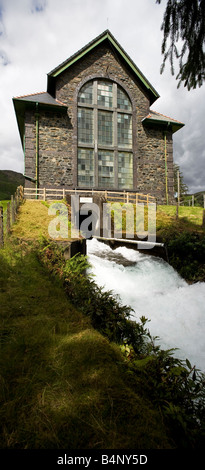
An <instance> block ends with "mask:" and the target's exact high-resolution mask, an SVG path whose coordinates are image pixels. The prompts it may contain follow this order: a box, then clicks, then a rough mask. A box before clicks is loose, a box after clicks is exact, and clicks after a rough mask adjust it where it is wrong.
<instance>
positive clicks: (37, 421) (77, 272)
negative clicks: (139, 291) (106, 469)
mask: <svg viewBox="0 0 205 470" xmlns="http://www.w3.org/2000/svg"><path fill="white" fill-rule="evenodd" d="M37 208H38V210H36V209H37ZM158 209H160V210H159V211H158V224H159V225H158V233H159V234H160V237H162V238H163V237H165V238H166V242H167V244H168V252H169V256H170V254H171V253H172V255H173V259H172V262H173V263H174V262H175V263H178V265H179V266H178V267H179V270H180V263H181V264H183V265H185V263H184V262H183V263H182V260H184V257H185V256H186V254H185V252H184V251H183V250H185V249H187V251H189V253H190V259H189V260H188V264H187V266H188V265H191V263H192V262H193V259H194V258H197V260H198V263H199V262H200V260H201V261H202V262H204V261H203V260H204V258H203V256H204V253H205V243H204V238H203V240H202V237H204V231H203V230H202V228H201V225H197V224H196V219H194V221H191V222H189V221H187V220H184V218H182V219H180V218H179V219H178V220H176V218H175V216H174V215H170V213H169V212H168V208H163V210H161V208H158ZM191 209H192V208H191ZM35 212H36V216H35ZM165 212H167V213H165ZM46 214H47V204H44V203H41V202H37V201H33V202H30V201H26V203H25V204H23V205H22V206H21V208H20V212H19V215H18V221H17V222H16V223H15V224H14V225H13V229H12V234H11V235H10V237H9V238H7V242H6V244H5V247H4V249H1V251H0V305H1V309H0V317H1V321H0V403H1V405H0V448H6V449H14V448H15V449H18V448H23V449H26V448H36V449H37V448H38V449H41V448H45V449H50V448H67V449H81V448H84V449H91V448H92V449H103V448H104V449H105V448H107V449H121V448H127V449H130V448H137V449H165V448H184V449H188V448H189V449H199V448H203V447H204V444H205V425H204V412H205V391H204V390H205V389H204V385H205V377H204V375H203V374H201V373H200V371H198V370H196V369H195V367H192V365H191V364H190V362H189V360H188V359H186V360H184V361H181V360H178V359H177V358H176V357H175V356H173V350H169V351H164V350H162V349H161V348H160V347H159V346H156V345H155V338H152V337H151V336H150V333H149V330H148V328H147V326H146V325H147V322H148V320H147V319H146V318H141V320H140V322H139V323H136V322H133V321H131V320H130V314H131V309H130V308H129V307H128V306H124V305H122V304H121V302H120V300H119V299H118V298H116V297H115V296H113V294H112V292H103V291H102V289H101V288H99V287H98V286H97V285H96V284H95V282H94V280H93V278H92V277H90V276H88V274H87V275H86V270H87V268H88V266H89V265H88V263H87V259H86V258H85V257H83V256H80V255H77V256H75V257H73V258H72V259H70V260H68V261H66V260H65V258H64V255H63V249H62V248H61V245H60V244H58V243H55V242H54V241H52V240H48V239H47V232H46V227H47V224H48V221H49V220H50V219H49V218H47V219H46V217H48V215H46ZM189 214H190V213H189ZM35 217H36V218H35ZM163 220H164V225H163ZM42 221H43V222H42ZM179 226H180V227H183V228H182V232H181V233H180V232H179V230H178V228H179ZM185 226H186V227H188V230H187V231H186V232H184V227H185ZM193 226H194V227H195V231H196V233H197V237H198V238H197V237H196V238H191V237H194V234H193V230H192V229H191V228H192V227H193ZM197 227H198V228H197ZM168 234H169V236H168ZM188 235H189V236H190V239H189V238H188ZM179 237H182V238H181V245H179ZM183 237H184V238H183ZM194 247H195V248H194ZM171 250H172V251H171ZM177 250H178V254H177V256H176V252H177ZM197 253H198V255H197V257H196V254H197ZM180 260H181V261H180ZM195 272H196V266H195ZM189 275H191V274H190V273H189ZM201 275H202V274H201Z"/></svg>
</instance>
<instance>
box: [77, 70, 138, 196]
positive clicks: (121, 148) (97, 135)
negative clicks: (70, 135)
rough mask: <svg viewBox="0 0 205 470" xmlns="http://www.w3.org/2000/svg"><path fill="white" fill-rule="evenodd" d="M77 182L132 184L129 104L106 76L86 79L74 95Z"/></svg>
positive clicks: (113, 185) (88, 184)
mask: <svg viewBox="0 0 205 470" xmlns="http://www.w3.org/2000/svg"><path fill="white" fill-rule="evenodd" d="M105 108H106V109H105ZM78 186H80V187H85V188H87V187H92V188H95V187H96V188H103V189H109V188H110V189H114V188H115V189H132V187H133V154H132V105H131V101H130V99H129V97H128V95H127V93H126V92H125V91H124V90H123V89H122V88H121V87H120V86H119V85H117V84H116V83H114V82H111V81H110V80H104V79H103V80H101V79H94V80H93V81H89V82H87V83H86V84H85V85H83V87H82V88H81V90H80V92H79V95H78Z"/></svg>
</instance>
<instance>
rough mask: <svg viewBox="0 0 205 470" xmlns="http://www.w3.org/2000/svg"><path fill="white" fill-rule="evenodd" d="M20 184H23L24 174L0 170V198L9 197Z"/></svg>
mask: <svg viewBox="0 0 205 470" xmlns="http://www.w3.org/2000/svg"><path fill="white" fill-rule="evenodd" d="M20 185H22V186H23V185H24V176H23V175H22V174H21V173H17V172H15V171H11V170H0V200H1V199H2V200H5V199H10V198H11V196H12V194H13V195H14V194H15V192H16V188H17V187H18V186H20Z"/></svg>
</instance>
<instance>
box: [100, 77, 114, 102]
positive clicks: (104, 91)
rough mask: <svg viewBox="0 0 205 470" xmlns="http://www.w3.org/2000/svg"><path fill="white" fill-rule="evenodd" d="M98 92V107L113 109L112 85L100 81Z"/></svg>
mask: <svg viewBox="0 0 205 470" xmlns="http://www.w3.org/2000/svg"><path fill="white" fill-rule="evenodd" d="M97 90H98V92H97V95H98V105H100V106H105V107H106V108H111V107H112V102H113V91H112V83H110V82H103V81H102V80H100V81H98V85H97Z"/></svg>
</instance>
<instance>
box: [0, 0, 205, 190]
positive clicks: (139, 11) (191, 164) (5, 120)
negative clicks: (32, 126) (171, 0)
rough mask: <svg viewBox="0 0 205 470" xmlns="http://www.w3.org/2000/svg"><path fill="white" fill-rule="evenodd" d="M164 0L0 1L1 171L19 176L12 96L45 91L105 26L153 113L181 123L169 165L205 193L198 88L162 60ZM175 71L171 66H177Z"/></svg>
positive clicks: (204, 132)
mask: <svg viewBox="0 0 205 470" xmlns="http://www.w3.org/2000/svg"><path fill="white" fill-rule="evenodd" d="M166 3H167V2H166V0H162V3H161V5H157V4H156V0H0V111H1V112H0V169H1V170H4V169H10V170H14V171H18V172H23V152H22V147H21V142H20V137H19V133H18V128H17V122H16V117H15V113H14V108H13V103H12V98H13V97H14V96H21V95H24V94H29V93H36V92H41V91H46V87H47V73H48V72H50V70H52V69H53V68H54V67H56V66H57V65H59V64H60V63H61V62H63V61H64V60H65V59H67V58H68V57H69V56H70V55H72V54H74V53H75V52H76V51H78V50H79V49H80V48H81V47H83V46H84V45H86V44H87V43H88V42H89V41H91V40H92V39H94V38H95V37H96V36H98V35H99V34H101V33H102V32H103V31H104V30H106V29H109V30H110V31H111V33H112V34H113V35H114V36H115V38H116V39H117V41H118V42H119V43H120V44H121V46H122V47H123V48H124V49H125V51H126V52H127V53H128V54H129V55H130V57H131V58H132V59H133V61H134V62H135V63H136V65H137V66H138V67H139V69H140V70H141V71H142V72H143V73H144V75H145V76H146V77H147V79H148V80H149V81H150V82H151V84H152V85H153V86H154V88H155V89H156V90H157V91H158V93H159V94H160V98H159V99H158V100H157V101H156V102H155V103H154V104H153V105H152V108H151V109H153V110H155V111H159V112H160V113H162V114H165V115H167V116H171V117H172V118H174V119H177V120H179V121H182V122H183V123H185V127H183V128H182V129H181V130H180V131H178V132H177V133H176V134H174V161H175V162H176V163H177V164H179V165H180V168H181V171H182V173H183V176H184V181H185V183H186V184H187V185H188V187H189V191H190V192H196V191H201V190H204V189H205V164H204V162H205V145H204V144H205V125H204V106H205V85H203V86H202V87H201V88H198V89H196V90H192V91H187V90H186V89H185V88H184V87H183V85H182V86H181V87H180V88H179V89H177V81H176V79H175V77H173V76H172V75H171V72H170V69H169V64H167V66H166V69H165V72H164V73H163V74H162V75H160V65H161V63H162V55H161V43H162V32H161V30H160V27H161V24H162V19H163V13H164V9H165V5H166ZM176 71H177V66H176Z"/></svg>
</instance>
